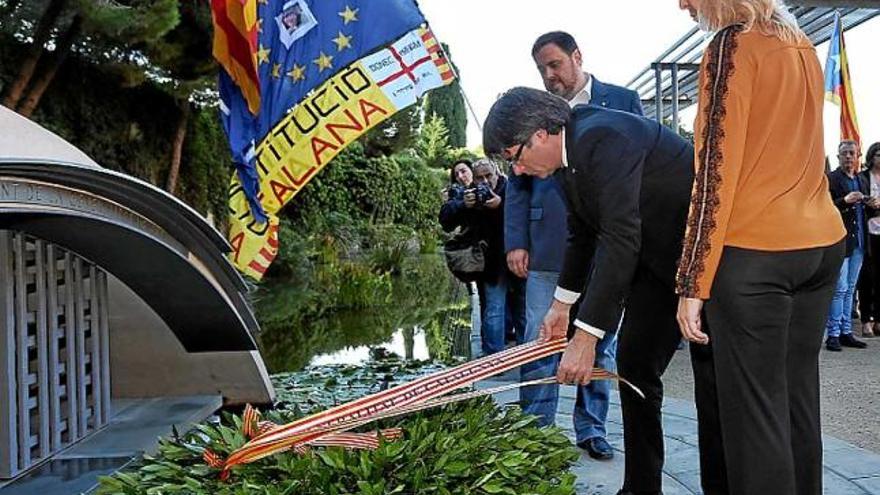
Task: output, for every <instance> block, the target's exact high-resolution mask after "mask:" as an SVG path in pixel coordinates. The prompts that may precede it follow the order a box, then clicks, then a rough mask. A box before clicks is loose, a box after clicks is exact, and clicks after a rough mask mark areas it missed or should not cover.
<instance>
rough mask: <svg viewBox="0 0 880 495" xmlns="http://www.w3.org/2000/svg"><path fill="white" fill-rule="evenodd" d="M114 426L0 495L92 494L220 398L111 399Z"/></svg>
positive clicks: (217, 405)
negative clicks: (102, 479)
mask: <svg viewBox="0 0 880 495" xmlns="http://www.w3.org/2000/svg"><path fill="white" fill-rule="evenodd" d="M113 405H114V410H115V415H114V416H113V418H112V419H111V420H110V424H109V425H107V426H106V427H105V428H103V429H102V430H100V431H98V432H96V433H95V434H93V435H91V436H89V437H87V438H85V439H83V440H82V441H81V442H79V443H77V444H75V445H73V446H71V447H70V448H69V449H67V450H65V451H63V452H61V453H59V454H58V455H57V456H55V457H54V458H53V459H52V460H51V461H49V462H47V463H45V464H43V465H41V466H39V467H37V468H36V469H34V470H33V471H31V472H29V473H28V474H26V475H25V476H23V477H21V478H19V479H17V480H15V481H12V482H10V483H8V484H6V485H0V495H33V494H40V495H72V494H80V493H84V492H89V491H90V490H92V489H93V488H95V487H96V486H97V483H98V477H99V476H104V475H108V474H111V473H113V472H115V471H117V470H118V469H120V468H122V467H123V466H125V465H126V464H127V463H129V462H131V461H132V460H134V459H137V458H139V457H140V456H141V455H142V454H144V453H152V452H154V451H155V449H156V447H157V446H158V439H159V437H160V436H167V435H170V434H171V431H172V425H174V427H176V428H177V431H179V432H181V433H182V432H185V431H187V430H189V429H190V428H192V427H193V426H194V425H195V424H196V423H198V422H201V421H203V420H204V419H205V418H207V417H208V416H210V415H211V414H213V413H214V412H215V411H217V410H218V409H220V407H221V406H222V405H223V400H222V398H221V397H220V396H219V395H197V396H185V397H162V398H154V399H125V400H114V401H113Z"/></svg>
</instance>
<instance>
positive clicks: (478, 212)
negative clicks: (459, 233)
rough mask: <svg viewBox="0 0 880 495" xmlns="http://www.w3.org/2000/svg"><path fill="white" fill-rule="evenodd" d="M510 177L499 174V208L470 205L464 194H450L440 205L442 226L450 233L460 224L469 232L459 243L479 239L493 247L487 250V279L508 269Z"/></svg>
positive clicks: (484, 273)
mask: <svg viewBox="0 0 880 495" xmlns="http://www.w3.org/2000/svg"><path fill="white" fill-rule="evenodd" d="M506 187H507V178H506V177H504V176H503V175H499V177H498V183H497V184H495V189H493V191H494V192H495V194H497V195H499V196H501V205H500V206H499V207H498V208H495V209H490V208H479V207H476V208H468V207H466V206H465V205H464V200H463V199H461V198H460V197H454V196H453V197H450V198H449V199H448V200H447V201H446V203H444V204H443V206H442V207H441V208H440V225H441V226H442V227H443V230H444V231H446V232H452V231H453V230H455V228H456V227H462V229H463V230H464V231H465V236H464V238H460V239H456V241H457V242H459V243H461V242H464V243H467V244H472V243H474V242H476V241H478V240H483V241H486V243H487V244H488V245H489V248H488V250H487V252H486V270H485V271H484V272H483V278H484V279H487V280H494V279H495V278H497V277H498V274H499V273H500V272H501V270H505V269H506V267H507V262H506V260H505V254H504V194H505V189H506Z"/></svg>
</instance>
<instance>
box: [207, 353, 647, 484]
mask: <svg viewBox="0 0 880 495" xmlns="http://www.w3.org/2000/svg"><path fill="white" fill-rule="evenodd" d="M566 345H567V341H566V339H564V338H560V339H555V340H550V341H545V342H530V343H527V344H522V345H520V346H517V347H513V348H510V349H507V350H505V351H502V352H499V353H496V354H492V355H490V356H486V357H483V358H480V359H477V360H474V361H471V362H468V363H465V364H462V365H460V366H456V367H454V368H450V369H447V370H443V371H439V372H437V373H434V374H432V375H428V376H424V377H422V378H418V379H416V380H413V381H411V382H408V383H404V384H401V385H398V386H396V387H394V388H390V389H388V390H385V391H382V392H378V393H375V394H373V395H368V396H366V397H362V398H360V399H357V400H354V401H352V402H348V403H346V404H340V405H338V406H336V407H333V408H331V409H328V410H326V411H322V412H319V413H316V414H313V415H311V416H306V417H304V418H300V419H298V420H296V421H294V422H292V423H288V424H286V425H276V424H274V423H270V422H267V421H260V418H259V413H257V412H256V411H255V410H254V409H252V408H250V407H248V408H247V409H246V410H245V414H244V416H243V418H242V419H243V423H242V431H243V432H244V433H245V436H246V437H247V438H249V439H250V440H249V441H248V442H247V443H246V444H244V445H243V446H241V447H240V448H238V449H237V450H235V451H233V452H232V453H230V455H229V456H228V457H227V458H225V459H223V458H221V457H220V456H219V455H217V454H215V453H214V452H212V451H207V450H206V451H205V452H204V455H203V459H204V461H205V463H206V464H207V465H209V466H211V467H214V468H216V469H220V470H221V473H220V476H221V478H226V477H227V476H229V473H230V470H231V469H232V468H233V467H235V466H237V465H241V464H247V463H251V462H254V461H257V460H259V459H262V458H264V457H267V456H271V455H274V454H277V453H280V452H285V451H288V450H293V451H296V452H304V449H305V448H306V446H341V447H346V448H362V449H363V448H375V447H376V446H378V438H377V435H380V436H382V437H384V438H386V439H387V440H394V439H396V438H399V437H400V436H401V432H400V431H399V430H394V429H390V430H383V431H381V432H379V433H378V434H377V433H369V434H358V433H353V434H352V433H350V434H346V433H345V432H347V431H348V430H351V429H353V428H357V427H360V426H364V425H367V424H369V423H372V422H374V421H377V420H380V419H386V418H392V417H396V416H401V415H404V414H411V413H414V412H418V411H423V410H425V409H429V408H432V407H438V406H442V405H445V404H451V403H454V402H460V401H463V400H468V399H473V398H476V397H482V396H486V395H492V394H494V393H498V392H503V391H505V390H509V389H512V388H517V387H521V386H528V385H535V384H538V383H549V382H550V381H555V378H549V379H540V380H535V381H531V382H522V383H515V384H511V385H504V386H501V387H497V388H492V389H484V390H476V391H472V392H464V393H459V394H454V395H446V394H448V393H449V392H452V391H454V390H456V389H459V388H461V387H465V386H468V385H471V384H473V383H474V382H477V381H479V380H483V379H486V378H489V377H492V376H495V375H497V374H499V373H503V372H505V371H507V370H510V369H513V368H516V367H518V366H521V365H523V364H526V363H529V362H532V361H535V360H538V359H542V358H544V357H547V356H550V355H553V354H557V353H560V352H562V351H564V350H565V348H566ZM592 378H593V379H594V380H618V381H620V382H621V383H623V384H625V385H627V386H629V387H631V388H632V389H633V391H635V392H636V393H637V394H639V395H640V396H642V397H643V398H644V394H642V392H641V390H639V389H638V388H636V387H635V386H634V385H632V384H630V383H629V382H627V381H626V380H624V379H622V378H620V377H618V376H617V375H615V374H614V373H611V372H608V371H606V370H603V369H598V368H595V369H594V370H593V377H592ZM444 395H445V396H444Z"/></svg>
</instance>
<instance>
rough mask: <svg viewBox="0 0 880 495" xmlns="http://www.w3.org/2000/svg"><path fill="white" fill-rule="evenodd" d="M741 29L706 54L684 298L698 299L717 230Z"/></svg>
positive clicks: (681, 286) (681, 271) (681, 275)
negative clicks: (727, 122)
mask: <svg viewBox="0 0 880 495" xmlns="http://www.w3.org/2000/svg"><path fill="white" fill-rule="evenodd" d="M742 30H743V27H742V26H740V25H734V26H730V27H728V28H725V29H724V30H722V31H721V32H719V33H718V34H717V35H716V36H715V39H713V40H712V43H711V44H710V45H709V47H708V48H707V52H706V60H707V63H706V67H705V70H706V75H707V77H706V85H705V94H707V95H708V96H709V98H708V101H707V102H706V105H705V106H704V107H703V119H704V122H705V125H704V127H703V132H702V133H701V136H700V139H702V144H703V146H702V150H701V151H702V152H701V153H700V156H699V157H698V160H699V164H700V168H699V171H698V173H697V176H696V182H695V184H694V190H693V191H694V193H693V197H692V198H691V211H690V215H689V216H688V223H687V235H686V236H685V239H684V249H683V250H682V259H681V261H680V262H679V265H678V275H677V277H676V292H678V293H679V294H681V295H683V296H685V297H693V298H696V297H698V296H697V294H699V293H700V276H701V275H702V274H703V272H704V270H705V266H704V264H705V260H706V257H707V256H708V255H709V251H710V250H711V249H712V246H711V245H710V236H711V235H712V232H713V231H714V230H715V227H716V225H715V216H716V213H717V212H718V208H719V198H718V191H719V189H720V188H721V173H720V171H719V168H720V167H721V164H722V162H723V161H724V155H723V152H722V143H723V141H724V127H723V126H722V122H723V121H724V117H725V116H726V114H727V94H728V91H729V87H728V85H729V82H730V77H731V75H732V74H733V71H734V70H735V67H734V65H733V57H734V54H735V52H736V49H737V44H738V43H737V38H738V35H739V34H740V33H741V32H742Z"/></svg>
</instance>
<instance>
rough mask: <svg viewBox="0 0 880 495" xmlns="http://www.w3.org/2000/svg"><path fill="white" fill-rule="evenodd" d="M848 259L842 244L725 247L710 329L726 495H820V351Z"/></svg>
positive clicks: (710, 304) (712, 301) (710, 312)
mask: <svg viewBox="0 0 880 495" xmlns="http://www.w3.org/2000/svg"><path fill="white" fill-rule="evenodd" d="M843 254H844V245H843V243H839V244H835V245H834V246H831V247H827V248H816V249H805V250H799V251H786V252H766V251H765V252H762V251H754V250H748V249H739V248H731V247H727V248H724V252H723V253H722V256H721V262H720V265H719V268H718V271H717V273H716V276H715V281H714V284H713V286H712V297H711V299H710V300H709V301H707V303H706V306H705V316H706V319H705V320H704V321H706V323H707V325H706V327H707V331H708V333H709V337H710V340H711V342H712V354H711V358H713V359H714V370H715V380H716V383H717V406H718V412H719V419H720V428H721V439H722V442H723V446H724V460H725V465H726V467H727V479H728V491H727V492H720V493H730V494H735V495H767V494H773V495H820V494H821V493H822V438H821V432H820V422H819V349H820V347H821V345H822V337H823V334H824V325H825V320H826V318H827V316H828V309H829V305H830V302H831V296H832V292H833V290H834V286H835V284H836V282H837V276H838V273H839V271H840V266H841V263H842V260H843ZM698 400H700V397H699V396H698ZM707 400H711V398H705V397H704V398H702V401H703V402H704V403H705V401H707ZM700 406H701V404H698V407H700ZM709 407H710V408H711V407H712V406H711V405H709ZM700 419H701V421H702V418H700ZM700 426H701V428H702V427H703V425H702V424H701V425H700ZM702 436H703V435H702V432H701V439H702ZM700 447H701V448H702V447H703V445H701V446H700Z"/></svg>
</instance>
